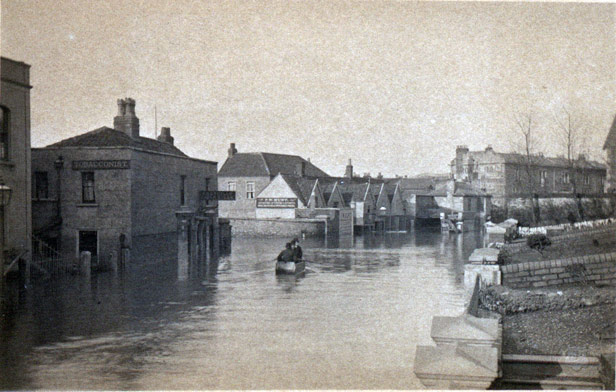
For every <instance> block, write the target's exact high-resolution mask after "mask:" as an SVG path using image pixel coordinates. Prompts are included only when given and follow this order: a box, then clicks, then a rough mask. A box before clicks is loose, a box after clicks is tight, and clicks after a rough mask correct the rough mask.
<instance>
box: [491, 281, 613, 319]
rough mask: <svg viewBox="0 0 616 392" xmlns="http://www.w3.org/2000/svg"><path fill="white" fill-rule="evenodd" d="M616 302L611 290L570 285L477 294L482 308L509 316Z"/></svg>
mask: <svg viewBox="0 0 616 392" xmlns="http://www.w3.org/2000/svg"><path fill="white" fill-rule="evenodd" d="M614 303H616V290H615V289H614V287H611V286H608V287H593V286H572V287H560V288H559V287H556V288H554V287H551V288H544V289H532V290H529V289H512V288H508V287H506V286H491V287H487V288H486V289H483V290H481V291H480V293H479V304H480V306H481V307H482V308H483V309H487V310H490V311H493V312H497V313H500V314H501V315H511V314H516V313H525V312H534V311H539V310H566V309H577V308H582V307H588V306H595V305H606V304H614Z"/></svg>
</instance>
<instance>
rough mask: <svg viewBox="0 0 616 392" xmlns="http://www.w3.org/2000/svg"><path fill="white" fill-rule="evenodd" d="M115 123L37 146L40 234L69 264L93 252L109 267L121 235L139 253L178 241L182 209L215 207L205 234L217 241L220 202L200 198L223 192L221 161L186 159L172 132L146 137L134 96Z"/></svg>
mask: <svg viewBox="0 0 616 392" xmlns="http://www.w3.org/2000/svg"><path fill="white" fill-rule="evenodd" d="M113 124H114V127H113V128H108V127H102V128H99V129H96V130H93V131H90V132H86V133H84V134H81V135H78V136H75V137H72V138H68V139H65V140H62V141H60V142H57V143H54V144H51V145H49V146H47V147H44V148H34V149H32V167H33V172H34V176H33V178H34V183H33V193H32V200H33V205H34V214H33V223H34V230H35V232H36V233H37V235H38V236H40V237H41V238H42V239H43V240H44V241H45V242H46V243H48V244H49V245H50V246H51V247H52V248H57V249H59V250H60V251H61V254H62V255H63V257H65V258H68V259H69V260H71V259H74V258H76V257H78V255H79V254H80V252H82V251H90V252H91V253H92V256H93V261H94V262H98V263H99V265H104V264H105V263H106V262H107V261H108V260H109V259H110V257H111V255H112V254H114V253H115V254H116V255H117V254H118V252H119V250H120V237H123V238H124V239H125V243H126V244H127V245H130V246H132V248H133V250H135V249H138V248H139V246H140V244H143V243H147V242H148V241H150V242H152V243H160V241H158V238H167V239H170V241H171V243H172V244H175V235H176V229H177V219H176V214H175V213H176V211H178V210H179V209H180V208H181V207H182V208H184V209H191V210H198V209H201V208H206V207H207V208H208V220H207V221H206V222H205V223H203V225H202V227H201V230H203V231H207V232H208V233H209V235H210V236H212V238H214V233H215V232H216V230H217V227H218V216H217V209H216V202H215V201H211V202H207V205H204V204H203V203H201V201H200V200H199V193H200V191H202V190H203V191H204V190H216V189H217V173H216V168H217V167H216V166H217V164H216V162H212V161H206V160H201V159H196V158H191V157H189V156H187V155H186V154H184V153H183V152H182V151H180V150H179V149H178V148H177V147H176V146H175V145H174V139H173V137H172V136H171V131H170V129H169V128H162V131H161V134H160V136H159V137H158V140H154V139H150V138H146V137H142V136H141V135H140V133H139V119H138V118H137V116H136V114H135V101H134V100H133V99H130V98H127V99H120V100H118V114H117V116H116V117H115V118H114V121H113ZM201 234H202V233H201ZM208 243H211V244H213V245H212V249H209V250H208V251H210V252H211V251H215V250H216V249H215V248H214V247H215V246H217V244H216V243H215V242H208ZM133 253H135V252H133Z"/></svg>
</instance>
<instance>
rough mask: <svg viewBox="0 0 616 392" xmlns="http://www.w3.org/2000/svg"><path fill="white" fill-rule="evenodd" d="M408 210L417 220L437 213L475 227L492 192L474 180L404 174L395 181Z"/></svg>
mask: <svg viewBox="0 0 616 392" xmlns="http://www.w3.org/2000/svg"><path fill="white" fill-rule="evenodd" d="M398 186H399V187H400V189H401V192H400V193H401V195H402V200H403V201H404V203H405V204H406V206H407V209H408V211H409V212H408V214H409V215H410V216H411V218H412V219H413V220H414V221H415V222H418V223H420V224H422V223H425V222H430V221H432V222H434V223H436V222H437V220H440V218H441V214H445V216H447V217H450V216H452V215H455V219H456V220H459V221H463V222H464V227H465V230H475V229H477V228H478V227H479V224H480V223H481V222H484V221H485V219H486V218H487V217H488V216H489V215H490V212H491V207H492V200H491V199H492V196H491V195H490V194H488V193H487V192H485V191H483V190H481V189H480V188H479V187H478V186H477V185H476V184H471V183H467V182H457V181H454V180H452V179H449V178H444V177H443V176H432V177H420V178H404V179H401V180H399V181H398Z"/></svg>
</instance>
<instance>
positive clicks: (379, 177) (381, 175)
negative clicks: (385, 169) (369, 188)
mask: <svg viewBox="0 0 616 392" xmlns="http://www.w3.org/2000/svg"><path fill="white" fill-rule="evenodd" d="M376 178H378V179H379V180H382V179H383V174H382V173H381V172H379V175H378V176H376Z"/></svg>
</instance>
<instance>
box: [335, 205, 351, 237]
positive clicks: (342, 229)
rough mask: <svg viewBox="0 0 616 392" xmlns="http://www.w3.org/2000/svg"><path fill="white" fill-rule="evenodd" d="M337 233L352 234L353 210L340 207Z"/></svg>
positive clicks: (342, 234)
mask: <svg viewBox="0 0 616 392" xmlns="http://www.w3.org/2000/svg"><path fill="white" fill-rule="evenodd" d="M338 224H339V227H338V234H339V235H341V236H344V235H350V236H352V235H353V210H352V209H350V208H341V209H340V215H339V219H338Z"/></svg>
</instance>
